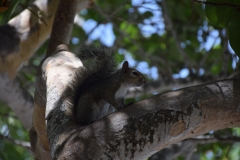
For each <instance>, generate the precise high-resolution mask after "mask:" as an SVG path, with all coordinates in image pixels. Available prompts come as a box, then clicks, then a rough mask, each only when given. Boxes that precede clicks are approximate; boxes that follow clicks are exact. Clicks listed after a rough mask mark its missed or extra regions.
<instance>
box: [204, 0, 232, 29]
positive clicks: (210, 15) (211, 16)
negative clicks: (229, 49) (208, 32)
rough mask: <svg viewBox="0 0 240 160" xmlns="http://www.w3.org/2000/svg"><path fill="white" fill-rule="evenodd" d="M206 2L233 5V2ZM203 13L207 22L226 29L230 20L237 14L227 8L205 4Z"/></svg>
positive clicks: (209, 0)
mask: <svg viewBox="0 0 240 160" xmlns="http://www.w3.org/2000/svg"><path fill="white" fill-rule="evenodd" d="M207 2H214V3H228V4H235V1H234V0H228V1H226V0H207ZM205 13H206V17H207V19H208V21H209V22H210V23H211V24H212V25H213V26H216V27H221V28H226V27H227V26H228V23H229V22H230V20H231V19H232V18H233V17H235V15H236V14H237V10H236V9H235V8H233V7H229V6H217V5H216V6H212V5H207V4H206V8H205Z"/></svg>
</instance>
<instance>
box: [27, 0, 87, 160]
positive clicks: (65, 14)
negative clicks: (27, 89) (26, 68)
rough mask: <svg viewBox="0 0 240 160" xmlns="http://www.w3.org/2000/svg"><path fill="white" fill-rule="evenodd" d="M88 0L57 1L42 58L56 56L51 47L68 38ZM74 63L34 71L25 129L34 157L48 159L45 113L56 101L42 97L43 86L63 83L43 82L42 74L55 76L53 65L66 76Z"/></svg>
mask: <svg viewBox="0 0 240 160" xmlns="http://www.w3.org/2000/svg"><path fill="white" fill-rule="evenodd" d="M91 2H92V1H91V0H90V1H85V0H83V1H77V0H76V1H72V0H70V1H68V0H66V1H61V2H60V3H59V6H58V10H57V12H56V15H57V16H56V17H55V19H54V29H53V31H52V33H51V38H50V44H49V47H48V51H47V54H46V57H48V56H49V55H52V54H53V57H55V56H56V55H54V54H55V53H53V51H54V50H55V48H56V46H57V45H59V44H61V43H65V44H68V41H69V39H70V33H71V31H72V26H73V19H74V15H75V12H76V11H77V10H80V9H82V8H86V7H87V6H88V5H90V4H91ZM57 50H60V51H63V50H68V48H67V46H65V45H63V46H60V47H59V48H58V49H57ZM62 56H64V53H63V55H60V57H62ZM72 57H73V55H70V57H67V56H65V57H64V58H66V59H64V60H62V59H61V58H60V61H58V63H54V64H55V65H57V66H59V65H62V63H64V62H66V61H67V62H68V61H69V59H71V58H72ZM56 59H57V58H56ZM51 60H52V59H51V58H50V59H47V60H46V61H47V62H50V63H51ZM46 61H45V62H46ZM74 65H76V64H74ZM74 65H72V64H71V61H70V62H69V63H68V67H66V68H61V67H60V68H57V66H51V67H53V70H49V72H48V71H47V70H46V69H45V68H40V71H39V72H38V83H37V84H38V85H37V88H36V91H35V96H34V102H35V105H34V112H33V128H32V129H31V130H30V132H29V136H30V142H31V146H32V148H33V152H34V153H35V156H36V158H37V159H51V158H50V148H49V143H48V140H49V137H48V136H47V132H46V124H45V119H46V118H49V117H47V116H48V115H49V113H50V112H51V111H52V107H54V106H55V102H56V101H51V100H49V99H48V98H49V97H46V92H49V90H51V89H52V87H50V88H48V87H46V84H47V86H49V84H48V82H49V83H51V84H52V83H55V84H56V85H59V84H62V83H64V82H65V80H64V79H61V80H60V81H58V80H57V79H56V81H55V80H54V79H55V78H56V77H51V78H53V79H51V78H50V79H51V80H50V81H49V80H48V82H47V83H45V82H46V81H45V80H47V79H46V77H45V76H44V74H45V73H46V72H48V73H50V72H51V73H50V74H52V75H55V74H54V73H52V71H54V68H57V69H63V70H58V71H57V73H61V74H64V75H65V73H66V75H65V77H68V76H69V74H70V75H73V74H74V69H73V68H75V66H74ZM77 65H81V62H77ZM42 67H46V66H45V64H43V66H42ZM72 67H73V68H72ZM77 67H78V66H77ZM54 72H55V71H54ZM55 76H58V75H55ZM65 79H66V78H65ZM65 85H66V84H65ZM55 91H57V92H55V94H57V95H58V96H57V97H56V98H57V99H56V100H57V101H58V100H59V97H60V95H61V93H62V91H61V90H55ZM51 102H53V103H51ZM46 105H47V106H48V107H47V108H46ZM45 114H46V116H45Z"/></svg>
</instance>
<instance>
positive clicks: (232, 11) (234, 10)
mask: <svg viewBox="0 0 240 160" xmlns="http://www.w3.org/2000/svg"><path fill="white" fill-rule="evenodd" d="M207 2H212V3H211V4H212V5H208V3H207V5H206V9H205V13H206V16H207V18H208V20H209V22H210V23H211V24H212V25H214V26H216V27H221V28H227V29H228V34H229V41H230V45H231V47H232V48H233V49H234V51H235V52H236V54H237V55H238V56H239V55H240V46H239V45H238V42H239V40H240V38H239V37H240V34H239V33H238V32H236V31H237V30H238V28H239V26H240V12H239V7H240V1H237V0H207Z"/></svg>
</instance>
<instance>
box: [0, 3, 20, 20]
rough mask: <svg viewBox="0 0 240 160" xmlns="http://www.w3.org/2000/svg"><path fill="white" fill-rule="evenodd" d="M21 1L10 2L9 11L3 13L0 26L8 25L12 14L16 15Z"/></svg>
mask: <svg viewBox="0 0 240 160" xmlns="http://www.w3.org/2000/svg"><path fill="white" fill-rule="evenodd" d="M19 2H20V0H15V1H10V6H9V8H8V10H7V11H5V12H4V13H2V15H1V16H2V19H1V22H0V24H6V23H7V22H8V21H9V19H10V18H11V16H12V14H13V13H14V11H15V9H16V8H17V6H18V4H19Z"/></svg>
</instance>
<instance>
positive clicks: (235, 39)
mask: <svg viewBox="0 0 240 160" xmlns="http://www.w3.org/2000/svg"><path fill="white" fill-rule="evenodd" d="M239 28H240V14H239V15H238V16H237V17H235V18H233V19H232V20H231V21H230V22H229V24H228V36H229V42H230V45H231V47H232V49H233V50H234V51H235V53H236V54H237V55H238V56H240V32H238V30H239Z"/></svg>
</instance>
